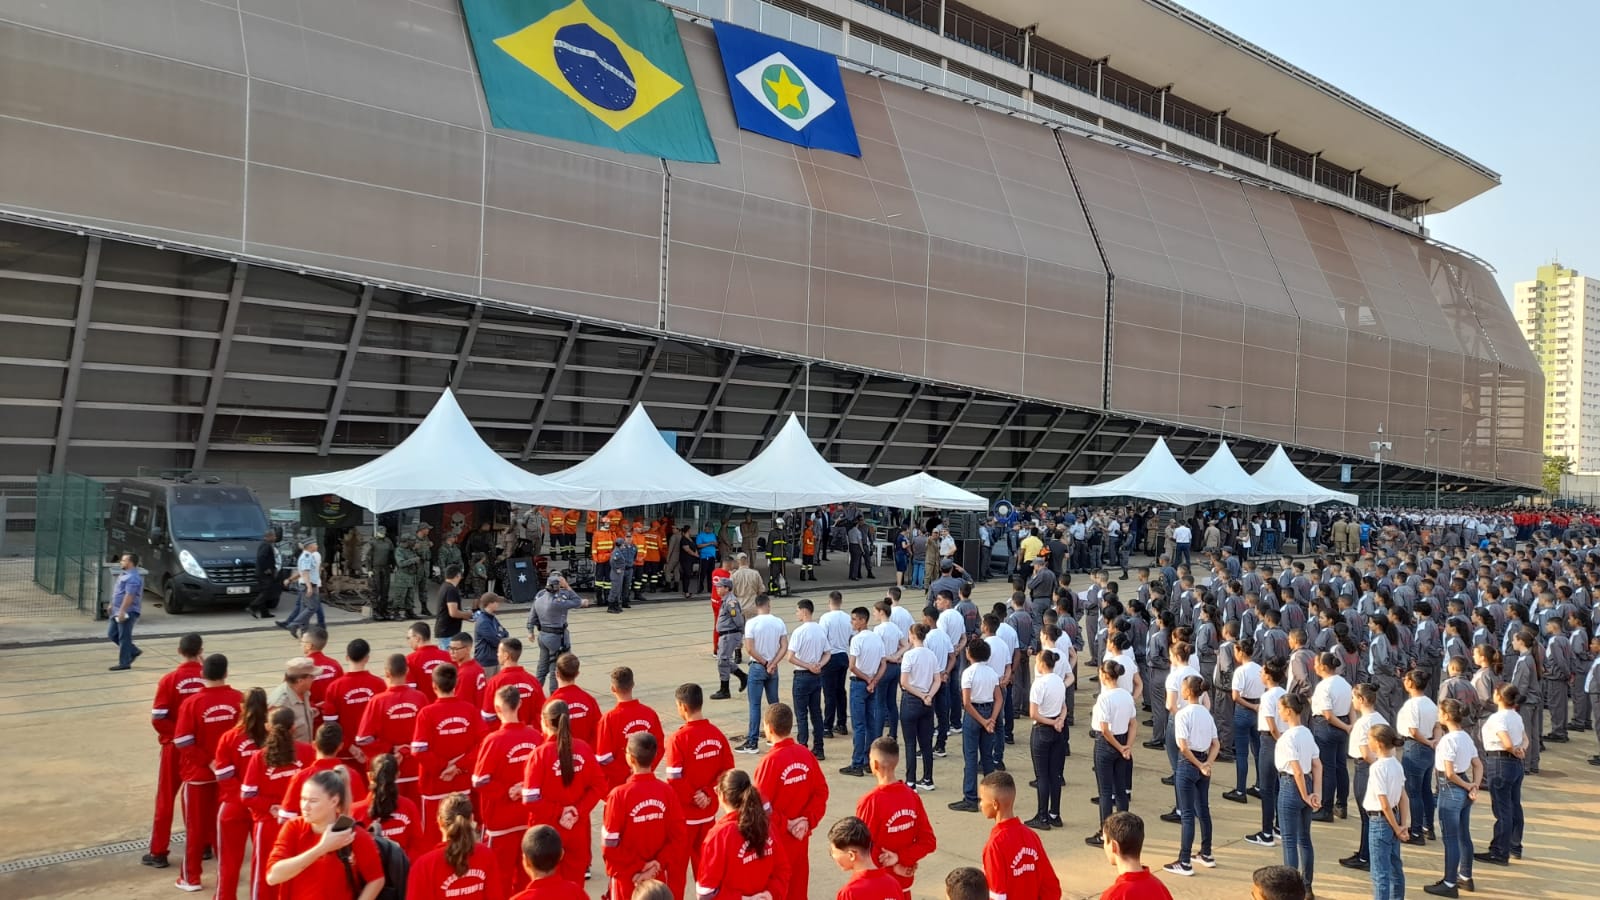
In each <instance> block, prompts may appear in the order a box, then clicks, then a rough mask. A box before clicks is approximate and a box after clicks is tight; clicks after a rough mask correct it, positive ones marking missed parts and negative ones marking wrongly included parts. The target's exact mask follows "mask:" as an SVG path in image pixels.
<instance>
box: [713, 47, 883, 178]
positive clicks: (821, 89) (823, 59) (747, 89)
mask: <svg viewBox="0 0 1600 900" xmlns="http://www.w3.org/2000/svg"><path fill="white" fill-rule="evenodd" d="M715 28H716V32H717V48H718V49H719V50H720V51H721V53H722V68H723V70H724V71H725V72H726V73H727V76H728V94H729V95H730V96H731V97H732V98H733V112H734V116H735V117H736V118H737V119H738V121H739V127H740V128H743V129H744V130H746V131H753V132H755V133H756V134H764V135H766V136H767V137H770V138H774V139H776V140H780V141H788V142H789V143H791V144H799V145H800V146H802V147H810V148H812V149H815V150H832V151H834V152H836V153H844V154H847V155H849V156H860V155H861V144H860V142H858V141H857V140H856V126H855V122H853V121H852V120H851V119H850V104H849V103H848V102H847V101H846V100H845V95H844V82H843V81H841V80H840V78H839V61H838V60H837V59H835V58H834V57H832V56H831V55H829V54H827V53H823V52H822V51H820V50H813V49H811V48H810V47H802V46H801V45H799V44H796V43H793V42H791V41H785V40H780V39H779V38H775V37H769V36H768V35H765V34H762V33H761V32H759V31H751V30H750V29H748V28H740V27H739V26H738V25H729V24H728V23H726V22H717V23H715Z"/></svg>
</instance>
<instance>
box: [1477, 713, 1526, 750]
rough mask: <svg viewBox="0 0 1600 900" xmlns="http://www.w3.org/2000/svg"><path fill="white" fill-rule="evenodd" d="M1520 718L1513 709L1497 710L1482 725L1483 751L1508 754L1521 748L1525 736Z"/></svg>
mask: <svg viewBox="0 0 1600 900" xmlns="http://www.w3.org/2000/svg"><path fill="white" fill-rule="evenodd" d="M1527 733H1528V732H1527V729H1526V728H1524V727H1523V724H1522V716H1521V715H1520V714H1518V713H1517V711H1516V710H1514V709H1497V710H1495V711H1494V712H1492V713H1490V714H1489V718H1488V719H1487V720H1486V721H1484V723H1483V749H1484V750H1498V751H1504V752H1510V750H1511V749H1512V748H1513V747H1520V746H1522V739H1523V738H1524V737H1525V736H1526V735H1527Z"/></svg>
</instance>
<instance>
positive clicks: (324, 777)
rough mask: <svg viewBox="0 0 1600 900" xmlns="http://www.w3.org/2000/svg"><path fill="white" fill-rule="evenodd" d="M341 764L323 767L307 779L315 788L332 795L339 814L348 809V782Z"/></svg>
mask: <svg viewBox="0 0 1600 900" xmlns="http://www.w3.org/2000/svg"><path fill="white" fill-rule="evenodd" d="M344 773H345V770H344V767H343V766H337V767H335V768H332V769H324V770H322V771H321V772H318V773H317V774H315V775H313V776H311V778H310V779H308V780H309V781H310V782H311V783H312V784H314V785H316V786H317V789H318V790H320V791H322V792H323V793H324V794H327V795H328V796H329V797H332V798H333V799H334V801H335V803H336V804H337V805H338V807H339V812H340V813H341V814H343V813H346V812H348V811H349V810H350V782H349V780H348V779H346V778H345V775H344Z"/></svg>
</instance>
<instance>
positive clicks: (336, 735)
mask: <svg viewBox="0 0 1600 900" xmlns="http://www.w3.org/2000/svg"><path fill="white" fill-rule="evenodd" d="M343 745H344V729H343V728H340V727H339V723H337V722H327V723H324V724H322V725H320V726H318V728H317V734H316V736H315V737H314V738H312V739H311V747H312V749H314V750H316V751H317V757H316V759H313V760H312V761H311V765H309V766H306V767H305V768H304V769H302V770H301V771H299V772H296V773H295V774H294V777H293V778H291V779H289V786H288V787H286V788H285V789H284V792H283V801H282V806H281V808H280V809H279V811H278V818H279V819H280V820H281V821H284V822H287V821H289V820H291V819H296V818H299V817H300V795H301V788H302V787H304V785H305V783H306V779H308V778H310V777H311V776H313V775H315V774H317V773H318V772H331V771H334V770H338V771H339V773H340V774H342V775H343V776H344V781H345V784H346V785H347V786H348V789H349V791H350V798H351V800H352V801H353V802H360V801H362V800H365V799H367V793H368V792H367V775H366V773H365V772H364V771H362V770H361V769H359V768H357V767H354V766H351V765H350V764H348V763H346V762H345V761H344V760H342V759H340V758H339V748H340V747H341V746H343Z"/></svg>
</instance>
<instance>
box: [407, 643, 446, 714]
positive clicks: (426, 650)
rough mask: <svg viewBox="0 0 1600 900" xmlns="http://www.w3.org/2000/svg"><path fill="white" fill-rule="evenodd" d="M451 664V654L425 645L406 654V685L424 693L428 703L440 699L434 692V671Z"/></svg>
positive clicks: (433, 646) (433, 645)
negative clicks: (448, 663)
mask: <svg viewBox="0 0 1600 900" xmlns="http://www.w3.org/2000/svg"><path fill="white" fill-rule="evenodd" d="M447 662H450V654H448V653H446V652H444V651H443V650H440V649H439V648H438V646H437V645H435V644H424V645H423V646H421V647H418V648H417V649H415V650H413V651H411V652H410V653H407V654H406V684H408V685H410V686H412V687H414V688H416V689H417V690H419V691H421V692H422V696H424V697H427V698H428V702H429V703H432V702H433V701H435V700H437V699H439V698H438V696H437V695H436V694H434V692H433V670H434V669H437V668H439V667H440V666H442V665H444V664H445V663H447Z"/></svg>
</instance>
